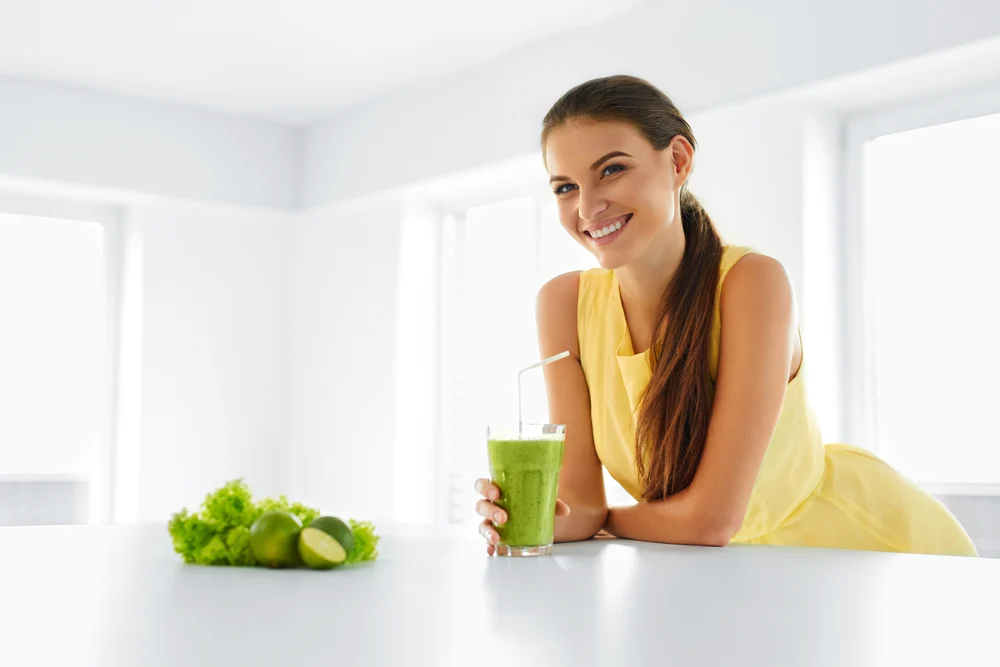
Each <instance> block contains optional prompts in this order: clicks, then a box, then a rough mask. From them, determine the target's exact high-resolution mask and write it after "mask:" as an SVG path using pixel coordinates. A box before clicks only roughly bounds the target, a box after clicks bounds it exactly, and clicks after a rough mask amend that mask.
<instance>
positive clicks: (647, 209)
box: [545, 120, 693, 269]
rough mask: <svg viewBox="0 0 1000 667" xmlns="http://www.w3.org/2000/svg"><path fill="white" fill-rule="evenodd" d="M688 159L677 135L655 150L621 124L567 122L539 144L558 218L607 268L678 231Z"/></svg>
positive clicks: (684, 144)
mask: <svg viewBox="0 0 1000 667" xmlns="http://www.w3.org/2000/svg"><path fill="white" fill-rule="evenodd" d="M692 157H693V148H692V147H691V144H690V143H688V141H687V140H686V139H684V138H683V137H679V136H678V137H674V139H673V141H672V142H671V143H670V145H669V146H668V147H667V148H666V149H664V150H662V151H658V150H656V149H655V148H654V147H653V146H652V144H650V143H649V142H648V141H647V140H646V138H645V137H643V136H642V135H641V134H640V133H639V131H638V129H636V127H635V126H634V125H632V124H631V123H626V122H621V121H601V122H593V121H583V120H575V121H570V122H568V123H566V124H565V125H562V126H560V127H558V128H557V129H555V130H553V131H552V132H551V133H550V134H549V136H548V138H547V140H546V142H545V163H546V166H547V168H548V171H549V177H550V181H551V185H552V190H553V192H555V195H556V200H557V201H558V203H559V220H560V222H562V225H563V227H565V228H566V231H568V232H569V233H570V235H571V236H572V237H573V238H574V239H576V240H577V241H578V242H579V243H580V244H581V245H583V246H584V247H585V248H587V249H588V250H590V252H592V253H593V254H594V256H595V257H596V258H597V261H598V262H599V263H600V265H601V266H602V267H604V268H606V269H617V268H619V267H622V266H625V265H626V264H629V263H630V262H632V261H633V260H634V259H635V258H636V257H637V256H638V255H639V254H641V253H642V252H643V251H644V250H645V249H647V248H649V247H650V246H651V244H652V245H653V246H656V245H660V244H661V243H663V241H664V239H669V238H672V236H671V235H670V234H669V233H668V232H669V231H670V230H671V228H673V227H675V226H676V229H677V230H679V229H680V216H679V215H678V210H677V207H678V201H679V194H680V188H681V186H682V185H683V184H684V181H685V180H686V179H687V176H688V174H689V173H690V167H691V159H692ZM681 234H683V232H681Z"/></svg>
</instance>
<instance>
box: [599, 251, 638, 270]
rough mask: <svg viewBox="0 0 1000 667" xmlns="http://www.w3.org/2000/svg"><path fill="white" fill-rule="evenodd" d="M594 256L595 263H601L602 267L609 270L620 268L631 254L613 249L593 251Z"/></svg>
mask: <svg viewBox="0 0 1000 667" xmlns="http://www.w3.org/2000/svg"><path fill="white" fill-rule="evenodd" d="M594 257H595V258H596V259H597V263H598V264H600V265H601V268H602V269H608V270H609V271H614V270H615V269H620V268H622V267H623V266H625V265H626V264H628V263H629V262H630V261H631V259H632V258H631V255H628V256H626V254H625V253H621V252H615V251H613V250H609V251H608V252H598V253H594Z"/></svg>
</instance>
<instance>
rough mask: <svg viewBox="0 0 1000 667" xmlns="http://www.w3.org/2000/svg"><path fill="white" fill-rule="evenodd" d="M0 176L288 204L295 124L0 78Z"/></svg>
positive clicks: (296, 189)
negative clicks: (292, 126)
mask: <svg viewBox="0 0 1000 667" xmlns="http://www.w3.org/2000/svg"><path fill="white" fill-rule="evenodd" d="M0 174H12V175H16V176H18V177H23V178H31V179H40V180H45V181H51V182H59V183H72V184H79V185H88V186H99V187H111V188H117V189H122V190H129V191H134V192H144V193H157V194H162V195H168V196H171V197H180V198H185V199H195V200H202V201H215V202H228V203H236V204H250V205H257V206H266V207H273V208H295V207H297V206H298V204H299V200H300V196H299V195H300V185H299V184H300V180H301V179H300V178H299V175H300V136H299V133H298V132H297V131H296V130H295V129H293V128H287V127H282V126H280V125H277V124H272V123H266V122H263V121H257V120H249V119H246V118H240V117H237V116H227V115H224V114H219V113H212V112H207V111H199V110H194V109H187V108H183V107H176V106H170V105H166V104H159V103H153V102H146V101H142V100H134V99H130V98H127V97H120V96H116V95H111V94H106V93H97V92H91V91H87V90H80V89H75V88H70V87H67V86H58V85H52V84H47V83H39V82H34V81H26V80H21V79H16V78H3V77H0Z"/></svg>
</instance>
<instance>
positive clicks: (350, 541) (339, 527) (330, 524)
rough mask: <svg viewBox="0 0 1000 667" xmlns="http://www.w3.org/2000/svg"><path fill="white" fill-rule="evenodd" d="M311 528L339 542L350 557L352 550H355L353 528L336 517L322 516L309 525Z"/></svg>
mask: <svg viewBox="0 0 1000 667" xmlns="http://www.w3.org/2000/svg"><path fill="white" fill-rule="evenodd" d="M309 527H310V528H318V529H319V530H322V531H323V532H324V533H326V534H327V535H329V536H330V537H332V538H333V539H335V540H337V542H339V543H340V546H342V547H344V551H345V552H346V553H347V554H348V555H350V553H351V550H352V549H354V533H353V532H352V531H351V527H350V526H348V525H347V524H346V523H344V522H343V521H341V520H340V519H338V518H337V517H335V516H320V517H316V518H315V519H313V520H312V523H310V524H309Z"/></svg>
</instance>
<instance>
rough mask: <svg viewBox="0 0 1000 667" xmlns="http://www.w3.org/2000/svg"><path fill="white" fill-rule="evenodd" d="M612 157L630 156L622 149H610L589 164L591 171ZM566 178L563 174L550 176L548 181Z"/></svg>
mask: <svg viewBox="0 0 1000 667" xmlns="http://www.w3.org/2000/svg"><path fill="white" fill-rule="evenodd" d="M613 157H632V156H631V155H629V154H628V153H625V152H623V151H611V152H610V153H608V154H607V155H604V156H602V157H601V158H599V159H598V160H596V161H595V162H594V164H592V165H590V170H591V171H593V170H595V169H597V168H598V167H600V166H601V165H602V164H604V163H605V162H607V161H608V160H610V159H611V158H613ZM568 180H569V178H567V177H565V176H552V177H551V178H549V183H553V182H555V181H568Z"/></svg>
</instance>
